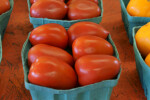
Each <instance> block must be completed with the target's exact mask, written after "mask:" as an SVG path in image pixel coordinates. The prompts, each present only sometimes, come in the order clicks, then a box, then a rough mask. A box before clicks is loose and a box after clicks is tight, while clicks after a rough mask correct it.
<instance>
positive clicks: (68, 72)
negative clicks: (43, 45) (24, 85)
mask: <svg viewBox="0 0 150 100" xmlns="http://www.w3.org/2000/svg"><path fill="white" fill-rule="evenodd" d="M28 80H29V82H31V83H33V84H37V85H41V86H46V87H51V88H55V89H70V88H74V87H75V86H76V84H77V77H76V73H75V71H74V70H73V68H72V67H71V66H70V65H68V64H67V63H65V62H63V61H62V60H59V59H57V58H54V57H48V56H43V57H39V58H37V59H36V61H35V62H34V63H33V64H32V66H31V68H30V70H29V74H28Z"/></svg>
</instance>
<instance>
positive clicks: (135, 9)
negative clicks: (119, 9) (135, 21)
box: [127, 0, 150, 17]
mask: <svg viewBox="0 0 150 100" xmlns="http://www.w3.org/2000/svg"><path fill="white" fill-rule="evenodd" d="M127 11H128V13H129V14H130V15H131V16H140V17H150V2H149V1H148V0H130V2H129V3H128V6H127Z"/></svg>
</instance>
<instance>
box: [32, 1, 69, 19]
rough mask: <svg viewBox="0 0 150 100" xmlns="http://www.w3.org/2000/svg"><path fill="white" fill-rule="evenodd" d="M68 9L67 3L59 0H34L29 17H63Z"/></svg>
mask: <svg viewBox="0 0 150 100" xmlns="http://www.w3.org/2000/svg"><path fill="white" fill-rule="evenodd" d="M67 11H68V7H67V5H66V4H65V3H64V2H62V1H59V0H45V1H38V2H35V3H34V4H33V5H32V6H31V9H30V15H31V17H35V18H49V19H63V18H64V17H65V15H66V13H67Z"/></svg>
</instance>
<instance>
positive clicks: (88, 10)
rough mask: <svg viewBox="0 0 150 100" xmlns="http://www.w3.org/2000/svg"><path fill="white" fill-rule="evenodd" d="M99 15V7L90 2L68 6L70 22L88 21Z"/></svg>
mask: <svg viewBox="0 0 150 100" xmlns="http://www.w3.org/2000/svg"><path fill="white" fill-rule="evenodd" d="M100 14H101V10H100V8H99V6H98V5H97V4H95V3H93V2H91V1H78V2H74V3H72V4H70V5H69V10H68V18H69V19H70V20H78V19H88V18H93V17H98V16H100Z"/></svg>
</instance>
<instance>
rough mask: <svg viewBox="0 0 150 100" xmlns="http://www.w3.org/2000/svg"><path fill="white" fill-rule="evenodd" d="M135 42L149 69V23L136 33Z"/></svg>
mask: <svg viewBox="0 0 150 100" xmlns="http://www.w3.org/2000/svg"><path fill="white" fill-rule="evenodd" d="M135 40H136V44H137V47H138V49H139V51H140V53H141V55H142V56H143V58H144V59H145V62H146V64H147V65H148V66H149V67H150V22H149V23H147V24H146V25H144V26H142V27H141V28H140V29H139V30H138V31H137V33H136V35H135Z"/></svg>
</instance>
